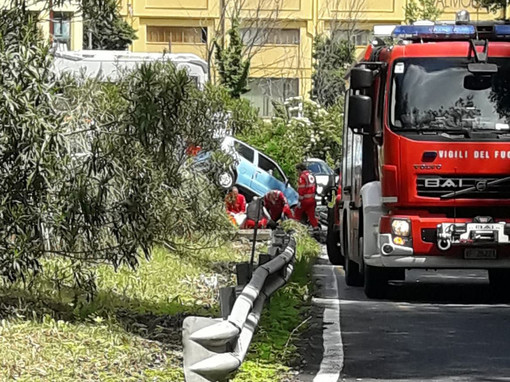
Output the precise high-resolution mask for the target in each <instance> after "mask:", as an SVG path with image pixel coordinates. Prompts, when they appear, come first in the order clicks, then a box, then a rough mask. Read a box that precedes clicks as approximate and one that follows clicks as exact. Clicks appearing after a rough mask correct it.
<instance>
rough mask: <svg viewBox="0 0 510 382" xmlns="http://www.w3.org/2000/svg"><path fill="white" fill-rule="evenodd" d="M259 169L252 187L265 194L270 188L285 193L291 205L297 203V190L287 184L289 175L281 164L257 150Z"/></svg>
mask: <svg viewBox="0 0 510 382" xmlns="http://www.w3.org/2000/svg"><path fill="white" fill-rule="evenodd" d="M256 157H257V170H256V172H255V175H254V177H253V180H252V189H253V190H257V192H259V193H260V194H261V195H264V194H265V193H266V192H268V191H270V190H280V191H282V192H283V193H284V195H285V197H286V198H287V200H288V202H289V204H290V205H294V204H296V203H297V199H298V196H297V192H296V191H295V190H294V189H293V188H292V187H290V186H288V184H287V177H286V176H285V174H284V173H283V171H282V170H281V168H280V166H278V164H277V163H276V162H274V161H273V160H272V159H270V158H269V157H267V156H265V155H264V154H262V153H260V152H256Z"/></svg>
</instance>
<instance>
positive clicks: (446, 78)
mask: <svg viewBox="0 0 510 382" xmlns="http://www.w3.org/2000/svg"><path fill="white" fill-rule="evenodd" d="M470 62H472V60H469V59H467V58H440V59H438V58H437V57H436V58H407V59H402V60H398V61H396V62H395V65H394V67H393V73H394V74H393V82H392V92H391V95H392V97H391V116H390V118H391V125H392V128H393V129H394V130H396V131H398V130H445V131H448V130H456V129H468V130H498V131H501V130H503V131H505V130H508V129H509V123H510V59H502V58H496V59H489V62H491V63H495V64H496V65H497V66H498V72H497V73H495V74H492V75H489V74H484V75H481V74H472V73H470V72H469V71H468V63H470Z"/></svg>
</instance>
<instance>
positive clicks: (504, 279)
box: [489, 269, 510, 289]
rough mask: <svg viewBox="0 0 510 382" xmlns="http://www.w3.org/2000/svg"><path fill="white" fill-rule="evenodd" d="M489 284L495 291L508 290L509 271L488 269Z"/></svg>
mask: <svg viewBox="0 0 510 382" xmlns="http://www.w3.org/2000/svg"><path fill="white" fill-rule="evenodd" d="M489 283H490V285H491V287H493V288H495V289H508V288H510V269H489Z"/></svg>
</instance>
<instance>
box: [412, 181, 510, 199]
mask: <svg viewBox="0 0 510 382" xmlns="http://www.w3.org/2000/svg"><path fill="white" fill-rule="evenodd" d="M497 180H501V182H499V183H497V184H491V182H494V181H497ZM416 190H417V193H418V196H424V197H429V198H440V197H443V198H445V197H448V198H451V199H453V198H454V197H455V198H458V199H510V177H509V176H508V175H506V176H489V177H473V176H458V175H456V176H455V175H452V176H448V175H445V176H437V175H420V176H418V178H417V180H416ZM453 192H455V193H456V195H455V196H454V195H452V193H453ZM457 193H458V195H457Z"/></svg>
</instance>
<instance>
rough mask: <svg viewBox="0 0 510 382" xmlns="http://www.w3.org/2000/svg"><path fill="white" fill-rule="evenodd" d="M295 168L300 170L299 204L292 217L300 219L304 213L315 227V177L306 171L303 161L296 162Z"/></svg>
mask: <svg viewBox="0 0 510 382" xmlns="http://www.w3.org/2000/svg"><path fill="white" fill-rule="evenodd" d="M296 170H298V171H299V172H300V174H299V180H298V194H299V204H298V205H297V207H296V208H295V209H294V218H295V219H296V220H297V221H301V218H302V217H303V214H305V215H306V216H307V217H308V221H309V222H310V224H311V225H312V227H313V228H317V227H319V222H318V221H317V218H316V217H315V205H316V203H315V188H316V185H315V177H314V176H313V175H312V173H311V172H310V171H308V169H307V168H306V166H305V164H304V163H298V164H297V165H296Z"/></svg>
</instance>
